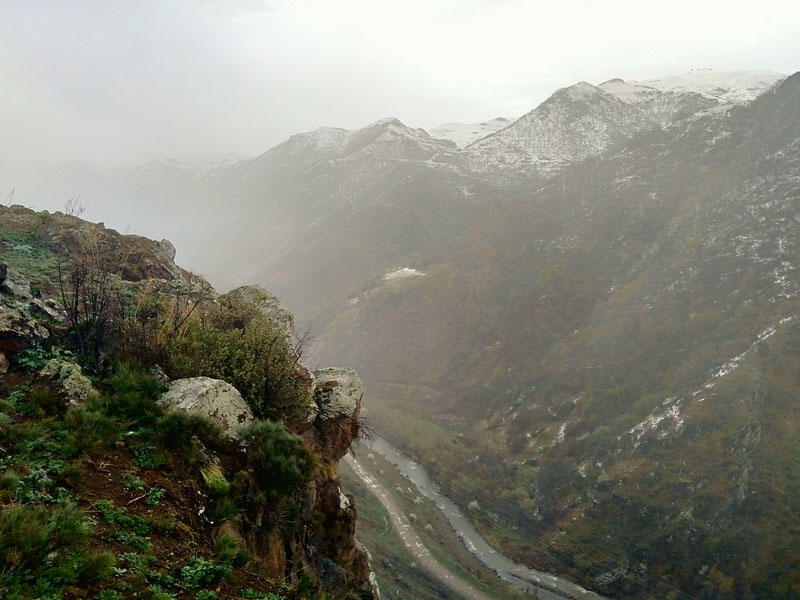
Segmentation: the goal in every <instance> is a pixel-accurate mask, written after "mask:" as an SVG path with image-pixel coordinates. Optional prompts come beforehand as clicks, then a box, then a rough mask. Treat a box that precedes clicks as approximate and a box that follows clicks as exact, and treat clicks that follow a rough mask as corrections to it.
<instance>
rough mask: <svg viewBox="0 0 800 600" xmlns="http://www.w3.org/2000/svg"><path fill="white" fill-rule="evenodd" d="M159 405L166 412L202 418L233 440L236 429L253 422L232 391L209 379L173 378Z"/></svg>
mask: <svg viewBox="0 0 800 600" xmlns="http://www.w3.org/2000/svg"><path fill="white" fill-rule="evenodd" d="M159 403H160V404H161V405H162V406H164V407H165V408H168V409H170V410H176V411H183V412H187V413H191V414H197V415H202V416H204V417H206V418H208V419H210V420H212V421H214V422H216V423H218V424H219V426H220V427H221V428H222V430H223V431H224V432H225V433H227V435H228V436H229V437H231V438H234V439H235V438H236V437H237V430H238V429H239V428H240V427H242V426H244V425H247V424H248V423H250V422H251V421H252V420H253V411H252V410H250V407H249V406H248V405H247V403H246V402H245V401H244V398H242V395H241V394H240V393H239V392H238V391H237V390H236V388H235V387H233V386H232V385H231V384H229V383H226V382H225V381H221V380H219V379H211V378H210V377H190V378H188V379H176V380H175V381H173V382H172V383H171V384H170V386H169V389H168V390H167V391H166V392H164V394H162V395H161V398H160V399H159Z"/></svg>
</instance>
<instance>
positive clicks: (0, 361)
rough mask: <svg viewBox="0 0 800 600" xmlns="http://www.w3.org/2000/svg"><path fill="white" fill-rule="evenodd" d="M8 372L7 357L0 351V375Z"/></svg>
mask: <svg viewBox="0 0 800 600" xmlns="http://www.w3.org/2000/svg"><path fill="white" fill-rule="evenodd" d="M3 373H8V359H7V358H6V355H5V354H3V353H2V352H0V375H2V374H3Z"/></svg>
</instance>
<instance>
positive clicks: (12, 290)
mask: <svg viewBox="0 0 800 600" xmlns="http://www.w3.org/2000/svg"><path fill="white" fill-rule="evenodd" d="M0 292H2V293H4V294H8V295H9V296H14V297H16V298H21V299H23V300H29V299H31V298H33V294H31V283H30V281H28V280H27V279H25V278H24V277H19V276H18V275H12V274H11V273H10V272H7V273H6V277H5V279H4V281H3V283H0Z"/></svg>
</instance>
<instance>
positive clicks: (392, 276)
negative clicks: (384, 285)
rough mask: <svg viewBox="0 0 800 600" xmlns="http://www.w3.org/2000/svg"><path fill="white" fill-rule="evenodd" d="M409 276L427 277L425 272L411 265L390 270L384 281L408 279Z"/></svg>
mask: <svg viewBox="0 0 800 600" xmlns="http://www.w3.org/2000/svg"><path fill="white" fill-rule="evenodd" d="M407 277H425V273H423V272H422V271H417V270H416V269H412V268H411V267H401V268H400V269H395V270H394V271H389V272H388V273H386V275H384V276H383V280H384V281H397V280H398V279H406V278H407Z"/></svg>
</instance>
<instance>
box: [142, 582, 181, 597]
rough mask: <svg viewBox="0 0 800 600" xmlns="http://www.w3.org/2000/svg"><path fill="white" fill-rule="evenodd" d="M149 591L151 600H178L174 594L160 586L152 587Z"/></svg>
mask: <svg viewBox="0 0 800 600" xmlns="http://www.w3.org/2000/svg"><path fill="white" fill-rule="evenodd" d="M147 591H148V593H149V598H150V600H177V596H176V595H175V594H174V593H172V592H168V591H167V590H165V589H164V588H162V587H161V586H160V585H151V586H150V587H149V588H147Z"/></svg>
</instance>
